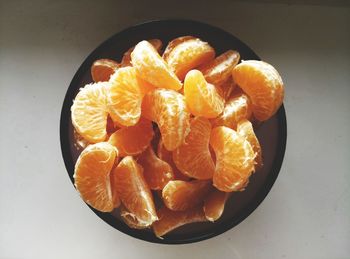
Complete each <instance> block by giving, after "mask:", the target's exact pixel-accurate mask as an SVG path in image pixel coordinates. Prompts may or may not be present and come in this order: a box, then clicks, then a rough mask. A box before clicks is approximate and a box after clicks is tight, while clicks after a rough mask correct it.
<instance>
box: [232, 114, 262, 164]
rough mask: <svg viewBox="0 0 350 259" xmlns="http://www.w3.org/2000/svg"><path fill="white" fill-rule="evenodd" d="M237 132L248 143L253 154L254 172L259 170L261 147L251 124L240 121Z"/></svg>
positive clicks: (246, 121)
mask: <svg viewBox="0 0 350 259" xmlns="http://www.w3.org/2000/svg"><path fill="white" fill-rule="evenodd" d="M237 132H238V134H240V135H241V136H243V137H245V138H246V139H247V140H248V141H249V143H250V145H251V146H252V148H253V150H254V152H255V170H257V169H260V168H261V167H262V166H263V159H262V152H261V146H260V143H259V140H258V138H257V137H256V135H255V133H254V129H253V125H252V123H251V122H250V121H248V120H241V121H240V122H239V123H238V126H237Z"/></svg>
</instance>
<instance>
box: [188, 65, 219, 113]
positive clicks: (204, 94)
mask: <svg viewBox="0 0 350 259" xmlns="http://www.w3.org/2000/svg"><path fill="white" fill-rule="evenodd" d="M184 93H185V99H186V103H187V106H188V108H189V110H190V112H191V113H192V114H193V115H195V116H202V117H205V118H215V117H216V116H218V115H219V114H220V113H221V112H222V110H223V109H224V99H223V97H222V96H221V95H220V94H219V92H218V90H217V89H216V87H215V86H214V85H212V84H209V83H207V82H206V81H205V79H204V76H203V74H202V73H201V72H200V71H199V70H191V71H190V72H188V73H187V75H186V78H185V82H184Z"/></svg>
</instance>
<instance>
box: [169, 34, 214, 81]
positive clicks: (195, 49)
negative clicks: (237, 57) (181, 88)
mask: <svg viewBox="0 0 350 259" xmlns="http://www.w3.org/2000/svg"><path fill="white" fill-rule="evenodd" d="M214 57H215V50H214V49H213V48H212V47H211V46H210V45H209V44H208V43H207V42H204V41H202V40H200V39H198V38H193V37H188V36H185V37H180V38H178V39H175V40H173V41H171V42H170V43H169V45H168V47H167V48H166V49H165V51H164V54H163V58H164V60H165V61H166V62H167V63H168V65H169V67H170V68H171V69H172V71H174V72H175V74H176V75H177V76H178V78H179V79H180V80H183V79H184V78H185V76H186V74H187V72H188V71H190V70H191V69H193V68H196V67H198V66H199V65H201V64H204V63H207V62H209V61H210V60H212V59H214Z"/></svg>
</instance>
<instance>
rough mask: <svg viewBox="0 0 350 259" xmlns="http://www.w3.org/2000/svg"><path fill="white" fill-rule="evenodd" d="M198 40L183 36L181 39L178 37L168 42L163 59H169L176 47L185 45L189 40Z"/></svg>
mask: <svg viewBox="0 0 350 259" xmlns="http://www.w3.org/2000/svg"><path fill="white" fill-rule="evenodd" d="M194 39H196V38H195V37H193V36H181V37H177V38H175V39H173V40H171V41H169V42H168V45H167V46H166V48H165V50H164V53H163V56H162V57H163V59H165V60H166V59H168V57H169V54H170V53H171V52H172V51H173V50H174V48H175V47H177V46H178V45H180V44H181V43H184V42H185V41H188V40H194Z"/></svg>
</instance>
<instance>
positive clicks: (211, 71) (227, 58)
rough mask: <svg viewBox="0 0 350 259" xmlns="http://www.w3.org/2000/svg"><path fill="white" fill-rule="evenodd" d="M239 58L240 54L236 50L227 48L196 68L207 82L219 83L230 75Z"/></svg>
mask: <svg viewBox="0 0 350 259" xmlns="http://www.w3.org/2000/svg"><path fill="white" fill-rule="evenodd" d="M239 59H240V55H239V53H238V52H237V51H234V50H228V51H226V52H224V53H223V54H221V55H220V56H218V57H217V58H215V59H214V60H212V61H210V62H208V63H206V64H204V65H202V66H200V67H199V68H198V69H199V70H200V71H201V72H202V73H203V75H204V77H205V80H206V81H207V82H208V83H211V84H213V85H221V84H223V83H224V82H226V81H227V80H228V79H229V78H230V77H231V74H232V69H233V68H234V67H235V66H236V65H237V64H238V62H239Z"/></svg>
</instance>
